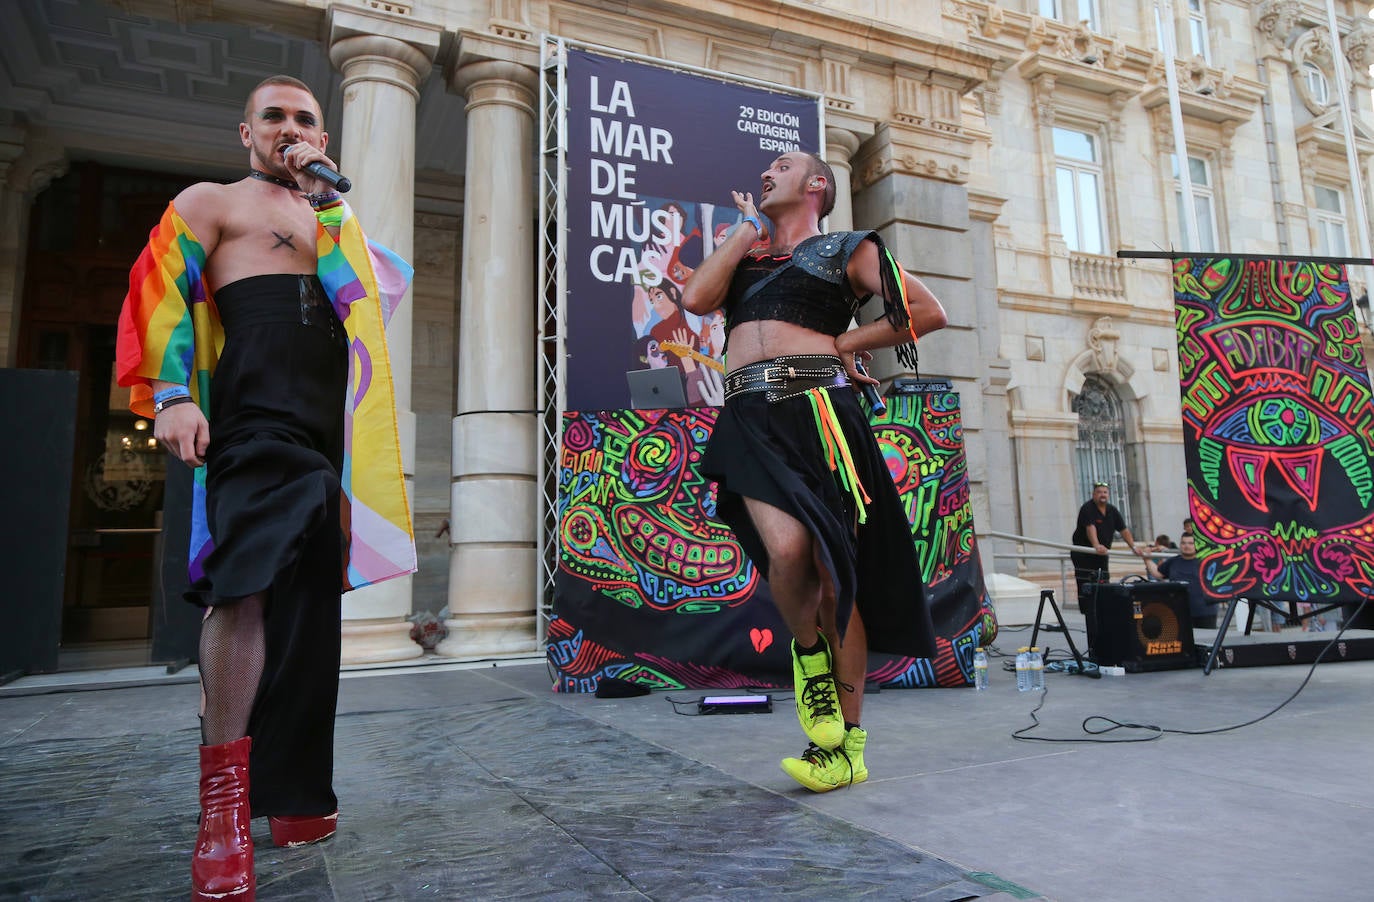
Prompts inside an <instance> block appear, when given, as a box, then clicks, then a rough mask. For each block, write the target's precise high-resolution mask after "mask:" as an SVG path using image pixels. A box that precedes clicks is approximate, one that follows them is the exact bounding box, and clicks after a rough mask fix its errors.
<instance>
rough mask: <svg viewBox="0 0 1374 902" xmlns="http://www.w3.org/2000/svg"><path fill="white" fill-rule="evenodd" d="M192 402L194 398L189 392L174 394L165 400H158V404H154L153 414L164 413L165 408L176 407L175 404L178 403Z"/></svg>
mask: <svg viewBox="0 0 1374 902" xmlns="http://www.w3.org/2000/svg"><path fill="white" fill-rule="evenodd" d="M190 403H192V399H191V396H190V395H189V394H186V395H175V396H173V397H171V398H168V399H167V400H165V401H158V402H157V403H156V404H154V405H153V416H157V415H158V414H160V413H162V412H163V411H164V410H166V409H167V408H168V407H175V406H176V405H178V404H190Z"/></svg>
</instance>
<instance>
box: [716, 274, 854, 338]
mask: <svg viewBox="0 0 1374 902" xmlns="http://www.w3.org/2000/svg"><path fill="white" fill-rule="evenodd" d="M790 259H791V258H790V257H770V256H767V255H765V256H762V257H745V258H744V260H743V261H742V262H741V263H740V265H739V266H738V267H737V268H736V269H735V275H734V277H733V278H732V279H731V281H730V293H729V295H728V296H727V297H726V300H725V334H726V335H727V336H728V335H729V334H730V331H731V330H732V329H734V328H735V326H738V325H739V324H740V323H749V322H757V321H759V320H777V321H780V322H784V323H793V324H794V325H798V326H801V327H803V328H806V329H811V330H812V331H814V332H821V333H823V334H825V335H831V336H835V335H839V334H841V333H843V332H844V331H845V330H846V329H848V328H849V322H850V320H852V319H853V318H854V317H855V315H856V314H857V313H858V312H859V303H858V299H857V298H855V297H854V292H853V291H851V290H850V289H849V282H848V280H845V281H843V282H842V283H841V284H838V285H836V284H834V283H831V282H827V281H825V280H824V279H821V278H817V277H816V276H813V275H811V274H810V273H808V272H806V271H805V270H804V269H802V268H801V267H800V266H791V267H788V269H787V270H786V271H785V272H782V273H779V274H778V277H777V278H775V279H773V281H771V282H769V283H768V284H767V285H765V286H764V287H763V288H761V289H759V290H758V291H756V292H755V293H754V294H753V295H752V296H750V297H749V298H745V299H744V300H743V301H742V302H741V299H742V298H744V295H745V293H746V292H747V291H749V289H750V287H751V286H753V285H754V284H756V283H757V282H759V281H760V280H762V279H765V278H767V277H768V276H769V275H770V274H771V273H772V272H774V271H775V270H777V269H778V268H779V267H781V266H784V265H786V264H787V263H788V261H789V260H790Z"/></svg>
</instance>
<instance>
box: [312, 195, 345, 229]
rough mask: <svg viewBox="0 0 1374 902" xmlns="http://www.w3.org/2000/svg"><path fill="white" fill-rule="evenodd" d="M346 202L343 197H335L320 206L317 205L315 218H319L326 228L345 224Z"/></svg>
mask: <svg viewBox="0 0 1374 902" xmlns="http://www.w3.org/2000/svg"><path fill="white" fill-rule="evenodd" d="M343 213H344V202H343V198H342V197H337V196H336V197H335V199H334V200H332V201H330V202H329V203H327V204H324V205H322V206H319V207H315V219H317V220H319V223H320V225H322V226H324V227H325V228H330V227H334V228H337V227H338V226H341V225H343Z"/></svg>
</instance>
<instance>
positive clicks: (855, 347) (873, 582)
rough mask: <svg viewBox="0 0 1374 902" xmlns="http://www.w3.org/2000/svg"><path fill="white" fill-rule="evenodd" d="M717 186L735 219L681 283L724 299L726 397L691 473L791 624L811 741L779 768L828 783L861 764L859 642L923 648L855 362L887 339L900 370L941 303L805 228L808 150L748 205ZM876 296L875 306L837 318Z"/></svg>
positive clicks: (910, 554)
mask: <svg viewBox="0 0 1374 902" xmlns="http://www.w3.org/2000/svg"><path fill="white" fill-rule="evenodd" d="M733 194H734V199H735V204H736V206H737V207H739V210H740V212H741V213H742V214H743V221H742V222H741V223H740V225H739V226H738V227H737V228H736V229H735V230H734V231H733V232H732V233H731V234H730V236H729V237H728V238H726V240H725V241H724V242H723V243H722V244H720V245H719V246H718V247H717V248H716V249H715V251H714V252H713V253H712V254H711V255H710V256H709V257H707V258H706V259H705V260H704V261H703V262H702V264H701V266H699V267H698V268H697V269H696V271H695V272H694V273H693V275H692V277H691V279H690V280H689V281H688V283H687V285H686V287H685V288H684V290H683V306H684V307H685V308H686V309H687V310H688V311H690V312H692V313H696V314H698V315H701V314H706V313H709V312H711V311H713V310H716V309H718V308H720V307H722V306H723V307H724V309H725V316H726V335H727V336H728V338H727V345H726V348H727V354H726V360H727V363H728V367H729V369H728V373H727V375H726V380H725V408H724V410H723V411H722V412H721V415H720V418H719V419H718V420H717V422H716V427H715V431H714V433H713V435H712V437H711V443H710V445H709V446H708V447H707V450H706V455H705V458H704V460H703V462H702V471H703V472H704V473H705V474H706V475H708V476H710V477H711V478H713V479H715V480H717V482H718V483H719V485H720V491H719V503H718V507H717V509H718V511H719V512H720V516H721V518H722V519H723V520H725V521H726V522H727V523H729V524H730V526H731V528H732V529H734V531H735V533H736V535H737V537H738V538H739V542H740V545H741V546H742V547H743V548H744V550H745V552H746V553H747V554H748V555H749V557H750V558H751V559H752V560H753V562H754V563H755V565H757V566H758V568H759V570H760V572H761V573H762V574H763V575H764V576H765V577H766V578H767V580H768V584H769V588H770V589H771V591H772V595H773V599H774V601H775V602H776V604H777V606H778V611H779V613H780V614H781V615H782V618H783V621H784V622H785V623H786V624H787V626H788V628H789V629H790V630H791V632H792V635H793V641H792V663H793V676H794V684H795V689H796V704H797V716H798V718H799V720H800V721H801V725H802V729H803V730H804V731H805V732H806V735H807V737H808V738H809V739H810V741H811V743H810V746H809V747H808V748H807V749H806V751H805V752H803V753H802V755H801V757H800V758H785V759H783V762H782V767H783V770H784V771H786V772H787V773H788V774H789V775H791V776H792V777H793V778H794V779H796V780H797V781H798V782H799V783H801V784H802V785H803V786H805V787H807V788H808V789H811V790H813V791H815V792H826V791H828V790H831V789H836V788H838V787H841V786H848V785H851V784H853V783H860V782H862V781H864V780H866V779H867V778H868V770H867V768H866V767H865V766H864V761H863V750H864V744H865V741H866V739H867V734H866V733H865V731H864V730H863V729H861V727H860V725H859V717H860V714H861V710H862V705H863V687H864V675H865V672H866V670H867V659H868V647H869V645H870V644H871V645H872V647H873V648H874V649H876V650H879V651H886V652H892V653H895V654H904V655H913V656H917V657H922V656H924V657H933V656H934V654H935V639H934V628H933V627H932V625H931V620H930V612H929V610H928V609H927V607H926V601H925V594H924V591H923V589H922V586H921V575H920V568H919V566H918V562H917V560H916V553H915V548H914V547H913V544H912V540H911V527H910V524H909V523H908V521H907V517H906V513H905V512H904V511H903V509H902V507H901V503H900V501H899V499H898V496H897V490H896V487H895V486H894V485H893V483H892V478H891V475H890V474H889V472H888V469H887V465H886V464H885V463H884V461H883V457H882V453H881V452H880V450H879V449H878V445H877V442H876V441H874V438H873V434H872V432H871V431H870V430H869V427H868V420H867V417H866V416H865V415H864V411H863V408H862V407H861V406H860V405H859V402H858V398H857V396H856V394H855V391H854V386H855V385H856V384H858V383H869V384H877V380H876V379H872V378H870V377H869V376H867V375H864V374H860V373H859V372H858V369H857V366H856V364H857V363H858V362H861V361H862V360H864V359H866V358H867V357H868V356H869V355H868V353H867V352H868V350H869V349H872V348H881V347H894V346H898V348H899V350H898V353H899V356H901V357H902V358H903V359H904V360H906V361H908V362H909V363H910V364H911V365H912V366H913V367H914V362H915V361H914V350H915V349H914V344H915V341H916V339H917V338H918V337H919V336H921V335H924V334H926V333H928V332H933V331H935V330H936V329H940V328H942V327H943V326H944V325H945V311H944V309H943V308H942V307H941V306H940V302H939V301H938V300H937V299H936V298H935V295H933V294H932V293H931V292H930V291H929V289H927V288H926V287H925V286H924V285H923V284H921V282H920V281H919V280H918V279H916V278H914V277H913V276H911V275H909V274H908V273H906V272H904V271H903V270H902V269H901V267H899V266H898V265H897V263H896V261H895V260H893V259H892V255H891V254H889V253H888V251H887V249H886V248H885V247H884V246H883V243H882V241H881V239H879V237H878V235H877V233H875V232H841V233H834V234H828V235H823V234H821V231H820V220H821V219H822V218H823V217H824V216H825V215H826V214H827V213H829V212H830V210H831V208H832V207H833V206H834V203H835V179H834V174H833V173H832V172H831V170H830V167H829V166H828V165H827V164H826V163H825V161H823V160H821V159H820V158H819V157H816V156H813V155H809V154H804V153H787V154H783V155H782V156H780V157H778V158H777V159H776V160H774V161H773V164H772V165H771V166H770V167H769V168H768V171H766V172H765V173H763V186H762V190H761V192H760V197H759V202H758V205H757V207H756V206H755V203H754V196H753V194H752V193H745V194H741V193H739V192H733ZM760 211H762V212H763V213H765V214H767V216H768V218H769V219H770V220H771V221H772V228H771V230H770V231H769V232H765V230H764V229H763V226H762V224H761V221H760V219H759V216H758V213H759V212H760ZM764 238H766V239H767V242H768V243H767V245H766V247H765V246H763V245H762V239H764ZM756 245H758V246H757V247H756ZM875 294H876V295H879V296H880V297H881V298H882V300H883V306H884V314H885V315H884V316H883V317H882V318H880V319H878V320H876V321H875V322H872V323H868V324H867V325H863V326H859V327H858V328H856V329H852V330H849V325H850V322H851V320H853V319H854V318H855V317H856V316H857V315H858V311H859V308H860V307H861V306H862V304H863V302H864V301H866V300H867V299H868V298H869V297H871V296H872V295H875ZM846 330H848V331H846Z"/></svg>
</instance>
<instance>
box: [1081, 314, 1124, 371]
mask: <svg viewBox="0 0 1374 902" xmlns="http://www.w3.org/2000/svg"><path fill="white" fill-rule="evenodd" d="M1120 340H1121V333H1120V332H1118V331H1117V330H1116V325H1115V324H1114V323H1113V322H1112V318H1111V317H1110V316H1099V317H1098V318H1097V319H1096V320H1095V321H1094V322H1093V324H1092V328H1090V329H1089V330H1088V350H1089V351H1090V352H1092V357H1093V363H1094V364H1095V367H1094V368H1095V369H1096V370H1097V372H1100V373H1110V372H1114V371H1115V370H1116V362H1117V353H1116V344H1117V342H1118V341H1120Z"/></svg>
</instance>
